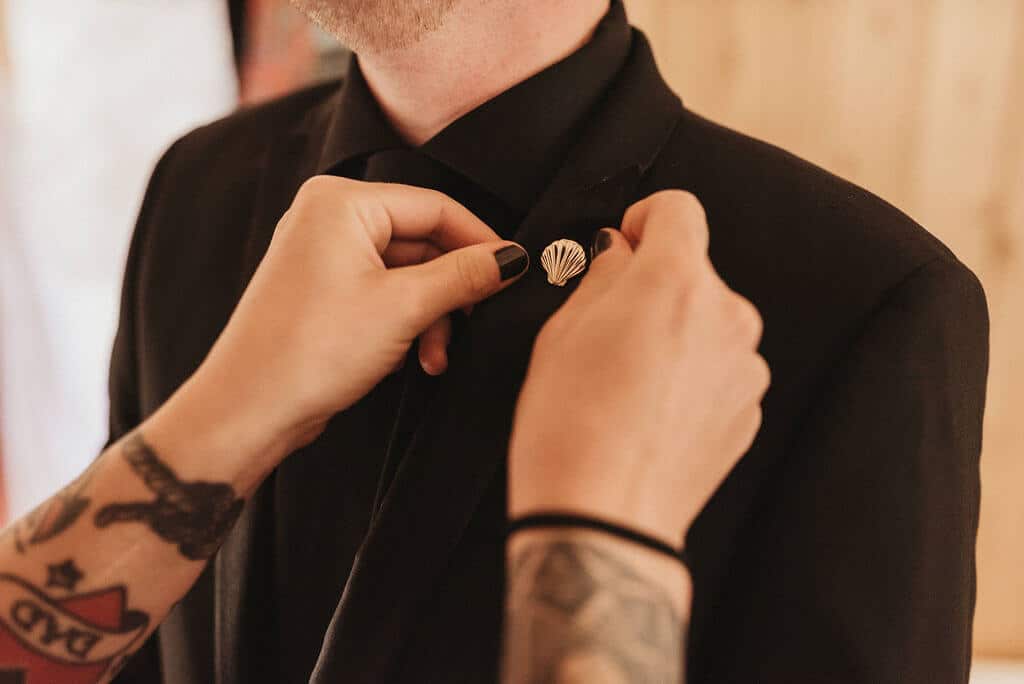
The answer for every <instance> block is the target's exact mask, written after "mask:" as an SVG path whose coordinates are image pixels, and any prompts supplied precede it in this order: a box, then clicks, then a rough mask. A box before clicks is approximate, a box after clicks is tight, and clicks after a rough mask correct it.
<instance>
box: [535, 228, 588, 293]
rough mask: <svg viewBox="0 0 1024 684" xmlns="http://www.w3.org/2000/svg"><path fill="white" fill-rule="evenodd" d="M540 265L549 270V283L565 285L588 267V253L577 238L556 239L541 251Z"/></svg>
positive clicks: (559, 285)
mask: <svg viewBox="0 0 1024 684" xmlns="http://www.w3.org/2000/svg"><path fill="white" fill-rule="evenodd" d="M540 265H541V266H543V267H544V270H545V271H546V272H547V274H548V282H549V283H551V284H552V285H557V286H558V287H564V286H565V284H566V283H567V282H568V281H569V279H570V278H572V277H574V276H578V275H579V274H580V273H582V272H583V269H585V268H586V267H587V253H586V252H585V251H583V246H582V245H581V244H580V243H578V242H576V241H575V240H564V239H563V240H555V241H554V242H552V243H551V244H550V245H548V246H547V247H545V248H544V251H543V252H541V255H540Z"/></svg>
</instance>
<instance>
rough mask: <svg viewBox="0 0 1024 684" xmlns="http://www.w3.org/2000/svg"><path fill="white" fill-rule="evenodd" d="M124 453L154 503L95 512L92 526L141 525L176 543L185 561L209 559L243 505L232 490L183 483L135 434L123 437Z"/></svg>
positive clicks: (118, 505) (210, 484)
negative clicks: (153, 497) (151, 495)
mask: <svg viewBox="0 0 1024 684" xmlns="http://www.w3.org/2000/svg"><path fill="white" fill-rule="evenodd" d="M123 453H124V458H125V460H126V461H127V462H128V464H129V465H130V466H131V468H132V470H133V471H134V472H135V474H136V475H138V476H139V477H140V478H141V479H142V481H143V483H144V484H145V485H146V487H147V488H148V489H149V490H150V491H152V492H153V493H154V494H156V499H154V500H153V501H140V502H131V503H115V504H109V505H107V506H104V507H103V508H101V509H100V510H99V511H98V512H97V513H96V518H95V524H96V526H97V527H101V528H102V527H107V526H108V525H113V524H115V523H129V522H141V523H145V524H146V525H148V526H149V528H150V529H151V530H153V532H155V533H156V534H157V535H158V536H160V537H161V538H162V539H164V540H166V541H168V542H170V543H172V544H175V545H177V547H178V551H180V552H181V554H182V555H183V556H185V557H186V558H189V559H191V560H206V559H207V558H210V557H211V556H213V554H215V553H216V552H217V549H219V548H220V545H221V543H222V542H223V541H224V538H225V537H226V536H227V534H228V532H230V531H231V528H232V527H233V526H234V524H235V521H236V520H238V516H239V515H241V513H242V508H243V506H244V505H245V502H244V501H243V500H242V499H240V498H238V496H237V495H236V494H235V490H234V489H233V488H232V487H231V486H230V485H227V484H224V483H220V482H198V481H197V482H183V481H182V480H180V479H179V478H178V477H177V475H175V474H174V472H173V471H172V470H171V469H170V468H169V467H168V466H167V464H166V463H164V462H163V461H161V460H160V459H159V458H158V457H157V455H156V454H155V453H154V452H153V450H152V449H150V448H149V446H148V445H147V444H146V443H145V441H143V439H142V436H141V435H140V434H139V433H137V432H136V433H133V434H132V435H130V436H129V437H127V438H126V439H125V442H124V452H123Z"/></svg>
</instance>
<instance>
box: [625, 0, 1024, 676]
mask: <svg viewBox="0 0 1024 684" xmlns="http://www.w3.org/2000/svg"><path fill="white" fill-rule="evenodd" d="M626 5H627V8H628V9H629V12H630V16H631V19H632V20H633V22H634V23H636V24H638V25H639V26H641V27H642V28H643V29H644V30H645V31H646V32H647V34H648V36H649V37H650V39H651V41H652V42H653V44H654V49H655V54H656V55H657V57H658V61H659V63H660V65H661V67H662V69H663V71H664V72H665V73H666V76H667V77H668V79H669V81H670V82H671V83H672V85H673V86H674V87H675V89H676V90H677V92H679V93H680V94H681V95H682V97H683V100H684V102H686V103H687V105H688V106H690V107H691V108H692V109H694V110H696V111H698V112H701V113H702V114H705V115H707V116H709V117H711V118H713V119H715V120H717V121H720V122H722V123H724V124H726V125H729V126H732V127H734V128H737V129H739V130H742V131H744V132H747V133H750V134H752V135H754V136H756V137H759V138H762V139H765V140H768V141H770V142H773V143H776V144H778V145H781V146H783V147H786V148H787V149H790V150H792V151H793V152H795V153H797V154H799V155H801V156H803V157H806V158H808V159H810V160H812V161H814V162H816V163H818V164H820V165H822V166H824V167H826V168H828V169H829V170H831V171H834V172H836V173H838V174H839V175H842V176H844V177H847V178H849V179H851V180H853V181H854V182H856V183H858V184H860V185H862V186H865V187H867V188H868V189H870V190H872V191H873V192H875V193H877V194H879V195H881V196H882V197H884V198H885V199H887V200H888V201H890V202H892V203H893V204H895V205H897V206H899V207H900V208H901V209H903V210H904V211H906V212H907V213H909V214H910V215H911V216H913V217H914V218H915V219H917V220H918V221H919V222H920V223H922V224H923V225H925V226H926V227H927V228H929V229H930V230H931V231H932V232H933V233H935V234H936V235H938V236H939V237H940V238H941V239H942V240H943V241H944V242H945V243H946V244H948V245H949V246H950V247H951V248H952V249H953V250H954V251H955V252H956V253H957V255H959V257H960V258H961V259H962V260H963V261H964V262H966V263H967V264H968V265H969V266H970V267H971V268H972V269H973V270H974V271H975V273H977V274H978V275H979V277H980V278H981V280H982V282H983V283H984V285H985V289H986V292H987V293H988V299H989V307H990V310H991V318H992V365H991V372H990V381H989V403H988V411H987V416H986V426H985V444H984V450H983V456H982V486H983V492H984V493H983V498H982V522H981V532H980V535H979V549H978V564H979V571H980V582H979V596H978V609H977V618H976V629H975V647H976V650H977V651H978V653H979V654H983V655H989V656H1018V657H1019V656H1024V543H1022V542H1024V459H1021V458H1020V456H1021V447H1022V446H1024V303H1022V302H1021V296H1022V293H1024V0H901V1H900V2H893V1H892V0H626Z"/></svg>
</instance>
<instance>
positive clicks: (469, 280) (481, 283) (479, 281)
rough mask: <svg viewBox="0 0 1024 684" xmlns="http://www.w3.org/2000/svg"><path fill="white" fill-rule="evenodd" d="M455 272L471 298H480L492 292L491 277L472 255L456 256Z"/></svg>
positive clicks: (467, 253) (462, 254)
mask: <svg viewBox="0 0 1024 684" xmlns="http://www.w3.org/2000/svg"><path fill="white" fill-rule="evenodd" d="M455 270H456V273H457V278H458V279H459V283H460V284H461V286H462V288H463V289H464V290H465V291H466V292H467V293H469V294H470V295H471V296H473V297H477V298H479V297H483V296H485V295H487V293H488V292H490V285H491V275H490V274H489V273H488V272H487V270H486V269H485V268H484V265H483V264H482V263H481V261H480V260H479V259H474V258H473V255H472V254H471V253H469V252H462V253H458V254H456V255H455Z"/></svg>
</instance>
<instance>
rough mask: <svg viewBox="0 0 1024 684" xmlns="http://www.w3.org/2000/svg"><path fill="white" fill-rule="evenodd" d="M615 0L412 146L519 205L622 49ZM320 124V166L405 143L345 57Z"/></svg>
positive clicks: (556, 162) (541, 182)
mask: <svg viewBox="0 0 1024 684" xmlns="http://www.w3.org/2000/svg"><path fill="white" fill-rule="evenodd" d="M631 42H632V32H631V29H630V27H629V24H628V22H627V20H626V13H625V10H624V9H623V7H622V3H621V0H613V1H612V5H611V8H610V10H609V11H608V14H606V15H605V17H604V18H603V19H602V20H601V22H600V23H599V24H598V26H597V28H596V30H595V31H594V34H593V36H592V37H591V39H590V40H589V41H588V42H587V43H586V44H585V45H584V46H583V47H581V48H580V49H579V50H577V51H576V52H574V53H572V54H571V55H569V56H568V57H566V58H565V59H563V60H561V61H559V62H556V63H555V64H553V65H551V66H549V67H547V68H546V69H544V70H543V71H540V72H538V73H537V74H535V75H533V76H531V77H530V78H528V79H526V80H525V81H522V82H521V83H519V84H517V85H515V86H513V87H512V88H510V89H508V90H506V91H505V92H503V93H501V94H500V95H498V96H496V97H495V98H493V99H491V100H489V101H488V102H485V103H484V104H482V105H480V106H479V107H477V108H476V109H474V110H473V111H471V112H469V113H467V114H465V115H463V116H462V117H460V118H459V119H457V120H456V121H454V122H453V123H451V124H450V125H449V126H447V127H446V128H445V129H444V130H442V131H441V132H440V133H438V134H437V135H435V136H434V137H433V138H431V139H430V140H428V141H427V142H426V143H424V144H423V145H422V146H420V148H419V151H420V152H422V153H423V154H425V155H427V156H429V157H431V158H432V159H434V160H436V161H438V162H441V163H442V164H444V165H446V166H448V167H449V168H451V169H452V170H454V171H456V172H457V173H459V174H461V175H462V176H464V177H465V178H467V179H468V180H470V181H472V182H474V183H476V184H478V185H480V186H481V187H482V188H484V189H486V190H487V191H489V192H490V193H492V194H493V195H495V196H496V197H497V198H499V199H501V200H502V201H503V202H505V203H506V204H508V205H509V206H510V207H512V208H514V209H517V210H519V211H521V212H524V213H525V212H527V211H528V210H529V209H530V208H531V207H532V206H533V204H534V203H535V202H536V200H537V198H538V197H539V195H540V193H541V192H542V191H543V190H544V188H545V187H546V186H547V184H548V182H549V181H550V180H551V178H552V176H553V175H554V174H555V172H556V171H557V170H558V168H559V167H560V165H561V163H562V161H563V160H564V157H565V156H566V154H568V152H569V149H570V148H571V146H572V143H573V141H574V139H575V137H576V134H577V132H578V130H577V129H578V127H579V125H580V124H581V123H582V122H583V121H584V120H585V119H586V115H587V114H588V112H590V111H591V109H592V108H593V107H594V106H595V105H596V104H597V103H598V102H599V101H600V99H601V96H602V94H603V93H604V92H605V90H606V89H607V88H608V86H609V85H610V84H611V82H612V81H613V80H614V78H615V76H616V74H618V72H619V70H620V69H621V68H622V66H623V64H624V63H625V61H626V58H627V56H628V55H629V51H630V45H631ZM335 107H336V109H335V111H334V115H333V117H332V121H331V123H330V125H329V128H328V133H327V140H326V141H325V143H326V144H325V147H324V151H323V155H322V156H321V162H322V165H323V166H333V167H337V166H338V165H339V164H345V163H346V162H349V161H352V160H355V159H357V158H365V156H366V155H369V154H372V153H374V152H377V151H380V150H385V149H395V148H401V147H406V145H405V144H404V143H403V142H402V140H401V138H400V136H399V135H398V134H397V133H396V132H395V131H394V129H393V128H392V127H391V125H390V123H389V122H388V121H387V118H386V117H385V116H384V114H383V112H381V110H380V108H379V107H378V106H377V103H376V101H375V100H374V98H373V95H372V94H371V93H370V90H369V87H368V86H367V84H366V81H365V80H364V79H363V76H362V73H361V72H360V70H359V63H358V60H357V59H353V60H352V63H351V67H350V69H349V76H348V78H346V80H345V84H344V86H343V87H342V89H341V92H340V93H339V96H338V100H337V104H336V105H335Z"/></svg>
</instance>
